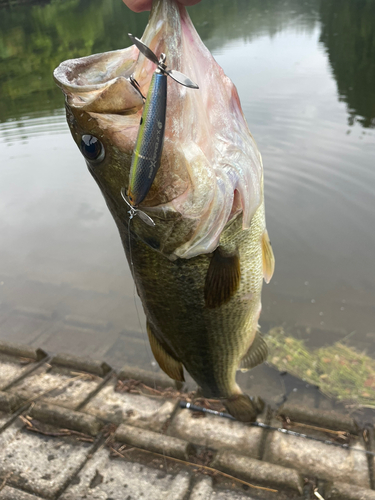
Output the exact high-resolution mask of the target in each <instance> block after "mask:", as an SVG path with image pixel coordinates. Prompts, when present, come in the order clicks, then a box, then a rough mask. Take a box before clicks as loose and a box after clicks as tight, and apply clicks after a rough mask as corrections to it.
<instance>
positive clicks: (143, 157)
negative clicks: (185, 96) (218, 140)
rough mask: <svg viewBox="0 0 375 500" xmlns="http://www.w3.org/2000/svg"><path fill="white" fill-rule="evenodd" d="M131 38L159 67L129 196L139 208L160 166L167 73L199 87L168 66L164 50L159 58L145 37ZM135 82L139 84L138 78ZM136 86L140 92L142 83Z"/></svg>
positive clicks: (140, 133) (137, 148) (136, 152)
mask: <svg viewBox="0 0 375 500" xmlns="http://www.w3.org/2000/svg"><path fill="white" fill-rule="evenodd" d="M129 37H130V39H131V40H132V42H133V43H134V44H135V45H136V47H137V48H138V49H139V51H140V52H141V53H142V54H143V55H144V56H145V57H147V58H148V59H149V60H150V61H152V62H153V63H155V64H156V66H157V68H156V70H155V72H154V74H153V75H152V79H151V83H150V87H149V89H148V93H147V97H146V102H145V105H144V109H143V113H142V118H141V122H140V125H139V130H138V137H137V142H136V145H135V149H134V152H133V157H132V163H131V167H130V176H129V189H128V193H127V199H128V200H129V203H130V205H132V206H133V207H136V206H137V205H139V204H140V203H141V202H142V201H143V200H144V199H145V197H146V196H147V193H148V192H149V190H150V188H151V186H152V183H153V182H154V179H155V175H156V173H157V171H158V169H159V167H160V158H161V154H162V151H163V143H164V130H165V115H166V109H167V76H170V77H171V78H172V79H173V80H175V81H176V82H178V83H179V84H180V85H184V86H185V87H189V88H192V89H198V88H199V87H198V85H197V84H196V83H194V82H193V81H191V80H190V78H188V77H187V76H185V75H184V74H183V73H180V72H179V71H175V70H170V69H167V66H166V64H165V61H166V55H165V54H163V53H162V54H161V55H160V58H159V59H158V58H157V56H156V55H155V54H154V52H152V50H151V49H150V48H149V47H147V45H145V44H144V43H143V42H141V40H139V39H138V38H136V37H135V36H133V35H131V34H130V33H129ZM131 82H132V83H133V82H134V83H135V80H134V79H133V80H131ZM134 83H133V85H134ZM135 86H136V85H135ZM136 88H137V90H138V91H139V92H140V89H139V86H136ZM141 95H142V94H141Z"/></svg>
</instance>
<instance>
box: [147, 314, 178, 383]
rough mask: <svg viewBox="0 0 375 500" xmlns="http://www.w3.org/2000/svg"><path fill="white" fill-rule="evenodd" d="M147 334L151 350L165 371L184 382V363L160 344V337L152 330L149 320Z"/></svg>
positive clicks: (174, 378)
mask: <svg viewBox="0 0 375 500" xmlns="http://www.w3.org/2000/svg"><path fill="white" fill-rule="evenodd" d="M147 334H148V339H149V341H150V346H151V351H152V354H153V355H154V357H155V359H156V361H157V362H158V365H159V366H160V368H161V369H162V370H163V372H164V373H166V374H167V375H168V377H171V378H172V379H173V380H178V381H179V382H184V381H185V378H184V371H183V367H182V363H181V362H180V361H177V360H176V359H175V358H173V357H172V356H171V355H170V354H168V353H167V351H166V350H165V349H164V347H163V346H162V345H161V344H160V342H159V341H158V339H157V338H156V337H155V335H154V333H153V332H152V329H151V326H150V324H149V322H148V321H147Z"/></svg>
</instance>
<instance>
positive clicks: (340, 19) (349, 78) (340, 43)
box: [320, 0, 375, 128]
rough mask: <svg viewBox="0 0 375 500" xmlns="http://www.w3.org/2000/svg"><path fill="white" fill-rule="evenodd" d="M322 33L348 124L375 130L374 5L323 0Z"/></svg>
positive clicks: (355, 0)
mask: <svg viewBox="0 0 375 500" xmlns="http://www.w3.org/2000/svg"><path fill="white" fill-rule="evenodd" d="M320 15H321V23H322V33H321V37H320V40H321V42H323V44H324V46H325V47H326V50H327V54H328V58H329V62H330V64H331V67H332V70H333V75H334V77H335V79H336V82H337V87H338V92H339V97H340V99H341V100H343V101H345V102H346V103H347V106H348V113H349V124H350V125H352V124H353V123H354V122H355V121H356V120H357V121H359V122H360V123H361V124H362V125H363V126H364V127H372V128H374V127H375V2H373V1H372V0H323V1H322V2H321V5H320Z"/></svg>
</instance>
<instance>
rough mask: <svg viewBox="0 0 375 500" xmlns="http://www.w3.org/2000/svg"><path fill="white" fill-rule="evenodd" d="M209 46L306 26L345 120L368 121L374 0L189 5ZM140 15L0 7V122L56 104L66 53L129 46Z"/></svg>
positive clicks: (121, 10) (72, 7)
mask: <svg viewBox="0 0 375 500" xmlns="http://www.w3.org/2000/svg"><path fill="white" fill-rule="evenodd" d="M190 14H191V16H192V20H193V22H194V24H195V26H196V27H197V29H198V31H199V33H200V34H201V36H202V38H203V40H204V41H205V42H206V44H207V45H208V47H209V49H210V50H217V49H219V48H220V47H221V46H223V45H225V44H226V43H227V42H228V41H230V40H233V39H242V40H245V41H250V40H251V39H253V38H254V37H259V36H264V35H266V36H269V37H273V36H274V35H275V34H277V33H278V32H281V31H282V30H283V29H285V28H286V27H288V26H295V27H296V29H298V30H306V31H312V30H313V29H314V28H316V26H318V23H319V18H320V21H321V27H322V28H321V29H322V32H321V38H320V39H321V42H322V43H323V44H324V46H325V48H326V51H327V54H328V58H329V61H330V63H331V66H332V70H333V75H334V77H335V79H336V81H337V86H338V92H339V96H340V99H342V100H344V101H345V102H346V103H347V105H348V113H349V115H350V116H349V123H351V124H352V123H353V122H354V121H355V120H356V119H357V120H358V121H359V122H360V123H361V124H362V125H363V126H364V127H374V126H375V2H373V0H322V1H321V2H319V0H306V1H304V2H301V1H300V0H251V1H249V0H215V2H201V3H200V4H198V5H196V6H195V7H193V8H191V9H190ZM147 17H148V14H147V13H142V14H135V13H133V12H130V11H129V9H127V8H126V7H125V6H124V4H123V3H122V2H121V1H120V0H64V2H61V1H57V0H52V1H51V2H49V3H47V4H46V3H44V2H43V3H42V4H37V5H35V4H23V5H19V6H17V7H12V8H1V15H0V94H1V96H2V99H1V101H0V122H4V121H6V120H9V119H18V118H20V117H21V116H25V115H30V114H37V115H39V116H40V115H44V116H48V115H49V114H53V112H54V111H55V110H57V109H61V94H60V92H59V90H58V89H57V88H56V87H55V84H54V82H53V79H52V76H51V75H52V71H53V70H54V68H55V67H56V66H58V64H59V63H60V62H61V61H63V60H66V59H70V58H76V57H82V56H85V55H89V54H93V53H97V52H103V51H106V50H114V49H119V48H123V47H126V46H128V45H129V39H128V36H127V33H128V32H129V31H130V32H132V33H136V34H138V35H140V34H141V33H142V32H143V29H144V26H145V24H146V22H147Z"/></svg>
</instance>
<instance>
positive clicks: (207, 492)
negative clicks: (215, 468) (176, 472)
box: [189, 477, 213, 500]
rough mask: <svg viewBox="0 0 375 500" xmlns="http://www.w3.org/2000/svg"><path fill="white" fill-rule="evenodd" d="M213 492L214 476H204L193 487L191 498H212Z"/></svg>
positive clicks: (196, 499)
mask: <svg viewBox="0 0 375 500" xmlns="http://www.w3.org/2000/svg"><path fill="white" fill-rule="evenodd" d="M212 492H213V488H212V478H211V477H204V478H203V479H201V480H200V481H198V482H197V483H196V485H195V486H194V488H193V489H192V491H191V494H190V497H189V500H210V499H211V495H212Z"/></svg>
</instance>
